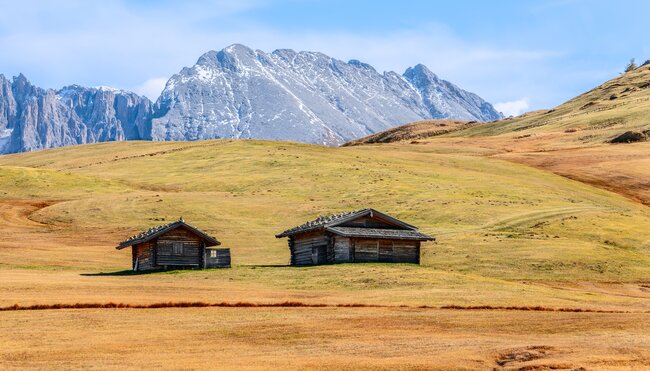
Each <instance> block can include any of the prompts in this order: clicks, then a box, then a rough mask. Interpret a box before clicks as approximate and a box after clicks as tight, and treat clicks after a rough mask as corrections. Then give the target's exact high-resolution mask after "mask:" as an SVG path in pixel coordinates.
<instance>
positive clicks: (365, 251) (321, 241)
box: [275, 209, 434, 265]
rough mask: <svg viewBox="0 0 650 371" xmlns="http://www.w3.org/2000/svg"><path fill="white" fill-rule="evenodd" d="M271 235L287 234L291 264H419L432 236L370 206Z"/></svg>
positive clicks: (280, 235) (280, 236)
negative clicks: (422, 252) (422, 250)
mask: <svg viewBox="0 0 650 371" xmlns="http://www.w3.org/2000/svg"><path fill="white" fill-rule="evenodd" d="M275 237H277V238H282V237H289V250H290V252H291V265H314V264H327V263H350V262H390V263H416V264H419V263H420V245H421V242H422V241H432V240H434V238H433V237H430V236H427V235H426V234H423V233H420V232H419V231H418V229H417V228H416V227H414V226H412V225H410V224H407V223H405V222H403V221H401V220H397V219H395V218H393V217H391V216H389V215H386V214H384V213H382V212H379V211H377V210H374V209H364V210H358V211H352V212H346V213H342V214H336V215H330V216H325V217H319V218H318V219H316V220H312V221H310V222H307V223H305V224H302V225H299V226H297V227H294V228H291V229H288V230H286V231H284V232H282V233H280V234H277V235H276V236H275Z"/></svg>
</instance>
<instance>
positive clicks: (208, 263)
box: [205, 247, 231, 268]
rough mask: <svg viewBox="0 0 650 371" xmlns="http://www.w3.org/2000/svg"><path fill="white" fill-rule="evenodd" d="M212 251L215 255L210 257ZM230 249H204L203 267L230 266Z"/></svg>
mask: <svg viewBox="0 0 650 371" xmlns="http://www.w3.org/2000/svg"><path fill="white" fill-rule="evenodd" d="M212 251H214V252H215V253H216V255H217V256H215V257H212ZM230 263H231V262H230V249H227V248H218V249H217V248H210V247H209V248H207V249H205V267H206V268H230Z"/></svg>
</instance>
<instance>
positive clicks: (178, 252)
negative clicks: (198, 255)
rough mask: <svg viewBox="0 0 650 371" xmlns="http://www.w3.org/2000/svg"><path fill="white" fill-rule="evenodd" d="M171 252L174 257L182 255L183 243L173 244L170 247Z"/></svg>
mask: <svg viewBox="0 0 650 371" xmlns="http://www.w3.org/2000/svg"><path fill="white" fill-rule="evenodd" d="M172 251H173V252H174V255H183V243H182V242H174V244H173V245H172Z"/></svg>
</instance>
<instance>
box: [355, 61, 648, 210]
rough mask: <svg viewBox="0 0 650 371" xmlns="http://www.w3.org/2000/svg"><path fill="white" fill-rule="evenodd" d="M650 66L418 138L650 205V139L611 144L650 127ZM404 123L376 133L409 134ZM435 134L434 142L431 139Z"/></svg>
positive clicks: (394, 137)
mask: <svg viewBox="0 0 650 371" xmlns="http://www.w3.org/2000/svg"><path fill="white" fill-rule="evenodd" d="M648 117H650V65H645V66H642V67H640V68H638V69H636V70H634V71H631V72H628V73H626V74H623V75H620V76H618V77H616V78H614V79H612V80H610V81H607V82H606V83H604V84H602V85H600V86H598V87H596V88H594V89H592V90H590V91H588V92H586V93H584V94H582V95H580V96H578V97H576V98H574V99H571V100H570V101H568V102H566V103H564V104H562V105H560V106H558V107H556V108H554V109H551V110H544V111H535V112H529V113H527V114H524V115H521V116H519V117H515V118H511V119H505V120H500V121H496V122H491V123H479V124H476V125H472V126H467V127H464V128H462V130H455V131H450V132H448V133H439V132H436V131H435V129H436V128H435V126H434V125H435V124H434V123H429V124H425V125H424V126H426V125H429V128H428V129H427V128H426V127H420V128H419V131H420V132H422V133H427V130H429V132H430V134H427V135H419V136H418V141H419V142H426V144H428V145H430V146H433V147H435V148H436V149H437V151H441V152H466V153H472V154H481V155H488V156H495V157H499V158H503V159H507V160H509V161H513V162H518V163H524V164H527V165H531V166H535V167H538V168H541V169H545V170H550V171H553V172H555V173H557V174H560V175H563V176H566V177H568V178H571V179H575V180H579V181H583V182H586V183H589V184H592V185H596V186H598V187H601V188H605V189H608V190H611V191H614V192H617V193H620V194H623V195H625V196H627V197H629V198H632V199H635V200H637V201H640V202H642V203H645V204H648V205H650V142H647V141H641V142H638V143H621V144H611V143H610V142H611V141H612V140H613V139H614V138H617V137H619V136H620V135H622V134H624V133H626V132H632V133H637V134H638V135H639V136H640V138H644V136H645V137H647V134H646V133H647V132H648V130H650V119H648ZM412 132H413V127H412V125H405V126H403V127H400V128H395V129H392V130H390V131H387V132H384V133H379V134H377V135H375V136H371V137H367V138H363V139H360V140H358V141H355V142H352V143H351V144H353V143H357V144H359V143H367V142H369V141H371V140H373V138H385V140H384V142H385V141H389V142H391V141H394V140H401V139H402V138H408V137H409V136H410V135H411V133H412ZM424 136H427V137H428V140H426V138H424Z"/></svg>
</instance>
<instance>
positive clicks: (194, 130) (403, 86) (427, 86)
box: [152, 45, 501, 145]
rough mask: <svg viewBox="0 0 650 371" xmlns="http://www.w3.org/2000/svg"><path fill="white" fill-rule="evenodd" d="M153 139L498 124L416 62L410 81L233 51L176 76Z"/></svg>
mask: <svg viewBox="0 0 650 371" xmlns="http://www.w3.org/2000/svg"><path fill="white" fill-rule="evenodd" d="M154 115H155V116H154V119H153V122H152V137H153V139H154V140H196V139H209V138H261V139H282V140H295V141H300V142H309V143H319V144H326V145H337V144H341V143H343V142H345V141H347V140H350V139H353V138H358V137H362V136H365V135H368V134H372V133H376V132H379V131H382V130H385V129H388V128H391V127H393V126H396V125H399V124H402V123H405V122H411V121H416V120H422V119H430V118H456V119H466V120H477V121H491V120H495V119H498V118H501V115H500V114H499V113H498V112H496V111H495V110H494V108H493V107H492V106H491V105H490V104H489V103H487V102H485V101H483V100H482V99H481V98H479V97H478V96H477V95H475V94H472V93H469V92H466V91H464V90H462V89H460V88H458V87H457V86H455V85H453V84H451V83H449V82H447V81H444V80H440V79H439V78H438V77H437V76H435V75H434V74H433V73H431V72H430V71H429V70H428V69H426V67H424V66H422V65H418V66H416V67H414V68H412V69H409V70H408V71H407V73H406V74H405V75H404V76H401V75H399V74H397V73H395V72H387V73H383V74H380V73H378V72H377V71H376V70H375V69H374V68H373V67H372V66H370V65H368V64H365V63H362V62H359V61H356V60H352V61H349V62H347V63H346V62H343V61H340V60H337V59H334V58H331V57H328V56H326V55H324V54H322V53H314V52H295V51H293V50H288V49H284V50H276V51H274V52H272V53H270V54H267V53H264V52H262V51H259V50H258V51H253V50H252V49H249V48H247V47H246V46H243V45H232V46H230V47H228V48H225V49H223V50H221V51H219V52H216V51H211V52H208V53H206V54H204V55H203V56H201V58H199V60H198V61H197V63H196V65H194V66H193V67H191V68H184V69H183V70H182V71H181V72H180V73H178V74H176V75H174V76H173V77H172V78H171V79H170V80H169V82H168V83H167V86H166V88H165V90H164V91H163V93H162V95H161V97H160V98H159V99H158V101H157V103H156V107H155V113H154Z"/></svg>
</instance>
